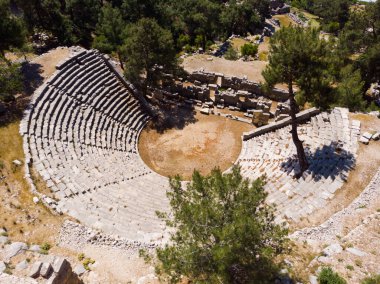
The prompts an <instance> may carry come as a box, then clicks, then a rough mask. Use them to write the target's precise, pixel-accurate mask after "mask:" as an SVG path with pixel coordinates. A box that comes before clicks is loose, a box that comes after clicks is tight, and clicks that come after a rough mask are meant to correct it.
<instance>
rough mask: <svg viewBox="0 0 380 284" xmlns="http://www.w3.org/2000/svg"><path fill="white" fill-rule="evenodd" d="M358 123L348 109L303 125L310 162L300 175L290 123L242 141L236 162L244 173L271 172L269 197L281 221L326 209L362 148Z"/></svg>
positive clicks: (255, 175)
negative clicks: (353, 120)
mask: <svg viewBox="0 0 380 284" xmlns="http://www.w3.org/2000/svg"><path fill="white" fill-rule="evenodd" d="M355 125H357V122H353V123H352V124H350V120H349V117H348V110H347V109H343V108H335V109H334V110H333V111H332V112H331V113H330V114H328V113H321V114H319V115H317V116H315V117H312V118H311V120H310V122H308V123H307V124H303V125H300V126H299V127H298V134H299V137H300V139H301V140H302V141H304V143H303V144H304V147H305V152H306V155H307V159H308V161H309V163H310V167H309V169H308V170H307V171H306V172H305V173H304V174H303V176H302V177H301V178H300V179H299V180H296V179H294V178H293V176H294V174H295V173H296V172H297V171H299V166H298V162H297V159H296V149H295V146H294V144H293V142H292V138H291V134H290V129H291V127H290V126H287V127H284V128H282V129H278V130H276V131H273V132H269V133H266V134H264V135H261V136H258V137H255V138H252V139H249V140H247V141H243V147H242V151H241V154H240V156H239V159H238V161H237V163H239V164H240V165H241V167H242V172H243V175H244V176H245V177H248V178H250V179H256V178H258V177H260V176H263V175H266V177H267V185H266V190H267V191H268V193H269V195H268V201H269V202H270V203H275V204H276V205H277V209H278V212H279V217H278V220H281V219H292V220H295V221H298V220H299V219H300V218H301V217H306V216H307V215H309V214H311V213H312V212H313V211H314V210H315V209H318V208H322V207H323V206H324V205H325V204H326V202H327V200H329V199H331V198H332V197H333V196H334V193H335V192H336V190H338V189H339V188H340V187H341V186H342V185H343V183H344V182H345V180H347V177H348V174H349V171H350V170H351V169H352V168H353V167H354V166H355V160H356V159H355V156H356V151H357V148H358V144H357V139H358V138H357V137H358V135H359V132H360V128H359V129H358V128H357V127H355Z"/></svg>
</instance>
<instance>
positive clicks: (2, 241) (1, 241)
mask: <svg viewBox="0 0 380 284" xmlns="http://www.w3.org/2000/svg"><path fill="white" fill-rule="evenodd" d="M7 242H8V237H6V236H0V244H1V245H3V244H6V243H7Z"/></svg>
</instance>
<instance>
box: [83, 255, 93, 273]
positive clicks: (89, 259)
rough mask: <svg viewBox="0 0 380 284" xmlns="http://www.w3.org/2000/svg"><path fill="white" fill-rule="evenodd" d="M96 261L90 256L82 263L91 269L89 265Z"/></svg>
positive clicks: (87, 268) (85, 267)
mask: <svg viewBox="0 0 380 284" xmlns="http://www.w3.org/2000/svg"><path fill="white" fill-rule="evenodd" d="M94 263H95V260H93V259H91V258H89V257H88V258H86V259H85V260H83V263H82V264H83V267H84V269H86V270H91V269H90V266H89V265H90V264H94Z"/></svg>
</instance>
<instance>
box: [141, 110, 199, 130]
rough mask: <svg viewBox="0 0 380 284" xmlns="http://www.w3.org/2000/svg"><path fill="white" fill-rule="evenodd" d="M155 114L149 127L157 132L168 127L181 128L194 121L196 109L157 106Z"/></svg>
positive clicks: (195, 120)
mask: <svg viewBox="0 0 380 284" xmlns="http://www.w3.org/2000/svg"><path fill="white" fill-rule="evenodd" d="M156 112H157V116H156V117H154V118H153V119H152V120H151V123H150V124H149V129H152V130H156V131H157V132H158V133H164V132H165V131H167V130H169V129H183V128H185V126H187V125H189V124H193V123H196V122H197V121H198V120H197V119H196V118H195V114H196V111H195V110H194V109H189V108H181V107H174V108H166V109H163V108H159V109H157V111H156Z"/></svg>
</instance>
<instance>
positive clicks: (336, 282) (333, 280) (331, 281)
mask: <svg viewBox="0 0 380 284" xmlns="http://www.w3.org/2000/svg"><path fill="white" fill-rule="evenodd" d="M318 283H319V284H347V282H346V280H344V279H343V278H342V277H341V276H339V274H338V273H336V272H334V271H333V270H332V269H331V267H324V268H322V271H321V272H320V273H319V276H318Z"/></svg>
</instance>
